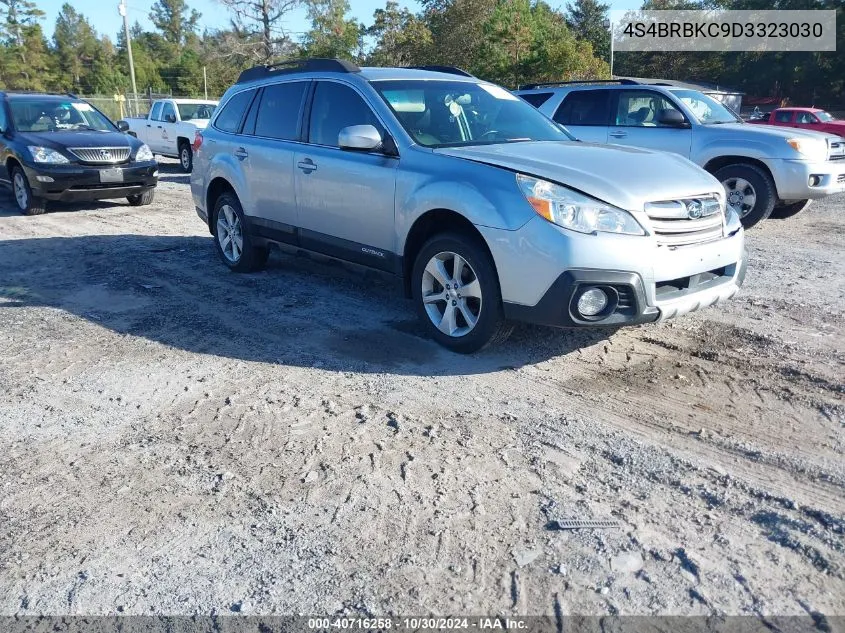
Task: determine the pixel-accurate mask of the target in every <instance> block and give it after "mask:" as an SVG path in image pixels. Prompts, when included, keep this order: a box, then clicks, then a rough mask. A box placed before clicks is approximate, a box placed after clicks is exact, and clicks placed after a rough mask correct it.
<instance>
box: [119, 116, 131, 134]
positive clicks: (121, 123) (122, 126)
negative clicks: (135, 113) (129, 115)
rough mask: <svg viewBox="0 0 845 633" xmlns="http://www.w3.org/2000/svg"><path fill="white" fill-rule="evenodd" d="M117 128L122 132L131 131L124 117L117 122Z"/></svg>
mask: <svg viewBox="0 0 845 633" xmlns="http://www.w3.org/2000/svg"><path fill="white" fill-rule="evenodd" d="M117 129H118V130H120V131H121V132H124V133H125V132H128V131H129V124H128V123H127V122H126V121H124V120H123V119H121V120H120V121H118V122H117Z"/></svg>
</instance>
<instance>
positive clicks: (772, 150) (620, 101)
mask: <svg viewBox="0 0 845 633" xmlns="http://www.w3.org/2000/svg"><path fill="white" fill-rule="evenodd" d="M516 94H518V95H519V96H521V97H522V98H523V99H525V100H526V101H528V102H529V103H531V104H532V105H533V106H535V107H537V108H539V110H540V111H541V112H543V113H544V114H546V115H547V116H549V117H551V118H552V119H554V120H555V121H556V122H557V123H560V124H561V125H564V126H565V127H566V128H568V129H569V130H570V131H571V132H572V133H573V134H574V135H575V136H576V137H578V138H579V139H581V140H583V141H592V142H595V143H613V144H615V145H633V146H635V147H644V148H648V149H656V150H662V151H666V152H674V153H676V154H680V155H681V156H683V157H685V158H688V159H690V160H691V161H693V162H694V163H696V164H698V165H700V166H701V167H704V169H706V170H707V171H709V172H710V173H712V174H713V175H714V176H716V178H718V180H719V181H720V182H721V183H722V185H723V186H724V188H725V193H726V195H727V203H728V205H729V206H731V207H733V209H734V210H735V211H736V212H737V214H738V215H739V216H740V218H741V219H742V223H743V224H744V225H745V226H746V227H750V226H753V225H755V224H757V223H758V222H762V221H763V220H765V219H766V218H768V217H769V216H770V215H772V214H774V215H776V216H778V217H788V216H791V215H795V214H796V213H798V212H800V211H802V210H803V209H805V208H806V207H807V206H808V205H809V204H810V201H811V200H813V199H817V198H823V197H825V196H829V195H831V194H834V193H840V192H843V191H845V139H842V138H840V137H837V136H834V135H831V134H822V133H819V132H809V131H804V130H797V129H787V128H776V127H772V126H766V125H748V124H746V123H744V122H743V121H742V120H741V119H740V118H739V117H738V116H737V115H736V114H735V113H734V112H733V111H731V110H730V109H728V108H726V107H725V106H724V105H722V104H721V103H719V102H718V101H716V100H715V99H713V98H712V97H709V96H707V95H705V94H703V93H701V92H699V91H697V90H691V89H688V88H681V87H675V86H670V85H656V84H641V83H638V82H635V81H631V80H622V81H618V82H591V83H580V84H534V85H532V86H526V87H525V89H522V90H518V91H517V92H516Z"/></svg>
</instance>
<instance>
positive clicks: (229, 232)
mask: <svg viewBox="0 0 845 633" xmlns="http://www.w3.org/2000/svg"><path fill="white" fill-rule="evenodd" d="M212 217H213V218H214V221H213V222H212V226H213V227H214V245H215V246H216V247H217V254H218V255H219V256H220V259H222V260H223V263H224V264H226V266H228V267H229V268H230V269H232V270H234V271H235V272H237V273H248V272H252V271H254V270H260V269H261V268H264V266H265V265H266V264H267V258H268V257H269V255H270V249H269V248H268V247H267V246H266V245H258V244H256V243H255V241H254V238H253V237H252V236H251V235H250V234H249V231H247V229H246V221H245V219H244V211H243V208H242V207H241V203H240V201H239V200H238V197H237V196H236V195H235V194H233V193H224V194H223V195H222V196H220V197H219V198H218V199H217V202H216V204H215V205H214V215H213V216H212Z"/></svg>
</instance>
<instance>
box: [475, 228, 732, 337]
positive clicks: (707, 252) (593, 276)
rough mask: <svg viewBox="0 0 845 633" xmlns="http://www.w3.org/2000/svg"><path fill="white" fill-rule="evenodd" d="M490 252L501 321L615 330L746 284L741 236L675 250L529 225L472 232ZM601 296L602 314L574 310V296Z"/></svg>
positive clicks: (709, 301) (710, 301)
mask: <svg viewBox="0 0 845 633" xmlns="http://www.w3.org/2000/svg"><path fill="white" fill-rule="evenodd" d="M479 230H480V231H481V233H482V234H483V235H484V237H485V239H486V241H487V243H488V245H489V246H490V250H491V253H492V254H493V260H494V262H495V264H496V269H497V271H498V273H499V280H500V285H501V291H502V301H503V304H504V310H505V315H506V316H507V317H508V318H510V319H513V320H518V321H527V322H531V323H538V324H541V325H551V326H557V327H591V326H592V327H594V326H621V325H633V324H637V323H648V322H652V321H658V320H663V319H669V318H672V317H675V316H680V315H682V314H685V313H687V312H692V311H693V310H698V309H701V308H704V307H707V306H710V305H714V304H715V303H718V302H720V301H724V300H726V299H729V298H731V297H733V296H734V295H735V294H736V293H737V291H738V290H739V288H740V286H741V285H742V283H743V281H744V279H745V270H746V265H747V256H746V253H745V236H744V234H743V232H742V230H738V231H737V232H735V233H734V234H733V235H731V236H729V237H725V238H723V239H721V240H719V241H716V242H708V243H704V244H699V245H695V246H686V247H681V248H676V249H670V248H666V247H661V246H657V245H656V243H655V242H654V241H653V240H652V239H650V238H648V237H643V238H639V237H631V236H621V235H611V234H603V235H582V234H575V233H573V232H572V231H565V230H564V229H560V228H559V227H555V226H553V225H551V224H549V223H548V222H546V221H545V220H542V219H540V218H537V219H535V220H531V221H530V222H528V224H526V225H525V226H524V227H522V228H521V229H519V230H517V231H501V230H499V229H490V228H487V227H479ZM593 287H599V288H601V289H603V290H604V291H605V292H606V294H607V295H608V297H609V299H610V300H609V306H610V307H609V308H608V310H607V311H606V312H603V313H602V314H600V315H599V316H598V317H595V318H585V317H583V316H581V315H580V313H579V312H578V310H577V300H578V298H579V297H580V294H581V293H582V292H583V291H584V290H586V289H588V288H593Z"/></svg>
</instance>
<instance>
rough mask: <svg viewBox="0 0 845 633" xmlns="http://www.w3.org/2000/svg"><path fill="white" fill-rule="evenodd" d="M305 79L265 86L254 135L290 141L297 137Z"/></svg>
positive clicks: (306, 83)
mask: <svg viewBox="0 0 845 633" xmlns="http://www.w3.org/2000/svg"><path fill="white" fill-rule="evenodd" d="M307 88H308V82H307V81H294V82H288V83H283V84H274V85H272V86H265V87H264V92H262V93H261V103H260V104H259V105H258V117H257V119H256V122H255V134H256V136H266V137H268V138H278V139H282V140H286V141H292V140H294V139H296V138H297V134H296V132H297V128H298V127H299V113H300V110H301V109H302V99H303V97H304V96H305V91H306V89H307Z"/></svg>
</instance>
